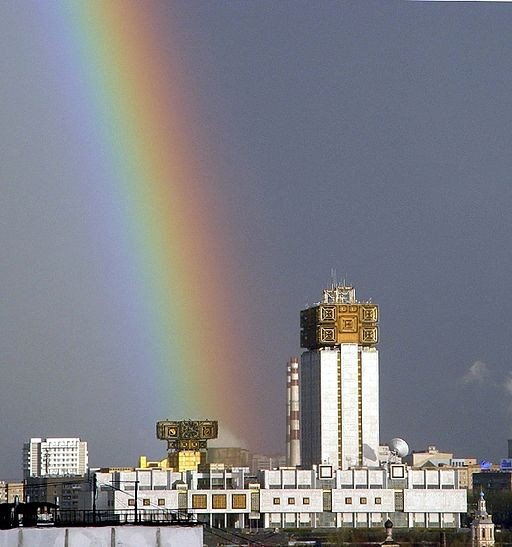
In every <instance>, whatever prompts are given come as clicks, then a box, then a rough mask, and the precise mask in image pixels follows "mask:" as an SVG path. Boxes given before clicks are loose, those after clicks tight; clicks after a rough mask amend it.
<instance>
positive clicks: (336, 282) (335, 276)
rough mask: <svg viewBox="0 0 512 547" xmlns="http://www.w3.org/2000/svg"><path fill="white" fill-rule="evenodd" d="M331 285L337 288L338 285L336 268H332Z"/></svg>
mask: <svg viewBox="0 0 512 547" xmlns="http://www.w3.org/2000/svg"><path fill="white" fill-rule="evenodd" d="M331 283H332V286H333V287H335V286H336V285H337V284H338V279H337V275H336V268H331Z"/></svg>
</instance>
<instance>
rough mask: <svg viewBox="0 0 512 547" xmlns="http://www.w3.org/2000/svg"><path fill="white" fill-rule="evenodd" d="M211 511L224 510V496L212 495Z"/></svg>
mask: <svg viewBox="0 0 512 547" xmlns="http://www.w3.org/2000/svg"><path fill="white" fill-rule="evenodd" d="M212 509H226V494H213V495H212Z"/></svg>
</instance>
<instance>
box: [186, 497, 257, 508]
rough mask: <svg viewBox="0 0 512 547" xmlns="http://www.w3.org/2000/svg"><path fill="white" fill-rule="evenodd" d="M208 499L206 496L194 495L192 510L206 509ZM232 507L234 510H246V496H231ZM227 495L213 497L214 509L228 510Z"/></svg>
mask: <svg viewBox="0 0 512 547" xmlns="http://www.w3.org/2000/svg"><path fill="white" fill-rule="evenodd" d="M207 502H208V497H207V496H206V494H192V509H206V507H207ZM231 507H232V508H233V509H246V508H247V498H246V496H245V494H231ZM226 508H227V494H213V495H212V509H226Z"/></svg>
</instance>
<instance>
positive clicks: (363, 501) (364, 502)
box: [359, 498, 367, 505]
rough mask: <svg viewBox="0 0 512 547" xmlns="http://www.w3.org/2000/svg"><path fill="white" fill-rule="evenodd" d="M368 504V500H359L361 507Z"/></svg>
mask: <svg viewBox="0 0 512 547" xmlns="http://www.w3.org/2000/svg"><path fill="white" fill-rule="evenodd" d="M366 502H367V500H366V498H360V499H359V503H360V504H361V505H366Z"/></svg>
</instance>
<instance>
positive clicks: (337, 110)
mask: <svg viewBox="0 0 512 547" xmlns="http://www.w3.org/2000/svg"><path fill="white" fill-rule="evenodd" d="M92 4H93V5H94V6H95V7H94V8H92V9H91V12H90V13H87V10H85V9H84V10H82V12H80V13H78V12H79V9H78V7H77V6H78V4H76V6H75V5H74V4H69V5H68V7H56V6H43V5H39V4H38V3H36V2H23V3H21V4H19V3H17V4H7V3H6V4H2V5H1V6H0V44H1V46H2V51H3V52H4V54H3V56H2V58H1V59H0V69H1V71H2V74H3V81H2V84H1V85H0V99H1V100H0V104H1V107H0V108H1V110H0V112H1V115H0V119H1V121H2V129H0V150H2V162H1V165H0V181H1V182H0V184H1V189H2V192H1V200H0V208H1V210H0V214H1V218H2V255H3V261H2V262H3V264H2V271H1V274H0V275H1V278H2V283H1V284H0V298H1V301H2V304H3V309H2V313H1V314H0V321H1V323H0V349H1V352H0V355H1V359H2V363H1V366H2V380H3V381H2V385H3V390H2V415H3V420H2V427H1V430H0V431H1V438H2V443H1V445H0V478H1V479H7V480H10V479H15V478H19V477H20V476H21V449H22V445H23V442H24V441H25V440H26V439H27V438H31V437H52V436H57V437H62V436H64V437H65V436H79V437H80V438H83V439H86V440H87V441H88V442H89V450H90V465H91V466H92V467H94V466H96V465H100V464H105V463H107V464H109V465H133V464H135V462H136V458H137V456H138V455H139V454H141V453H146V454H148V456H151V457H155V458H157V457H160V456H162V454H163V453H164V451H163V450H162V447H161V446H160V443H159V442H158V440H157V439H156V438H155V436H154V423H155V422H156V421H157V420H159V419H165V418H170V419H181V418H188V417H190V418H194V417H196V416H193V415H189V414H192V413H193V412H194V411H196V413H197V414H198V415H199V416H197V417H200V418H205V419H219V435H220V442H224V443H225V444H232V445H235V444H238V443H239V444H244V445H246V446H248V447H249V448H251V449H252V450H254V451H259V452H264V453H265V452H266V453H269V452H282V453H284V443H285V435H286V425H285V415H286V363H287V361H288V360H289V358H290V357H291V356H293V355H299V354H300V353H301V352H302V350H301V348H300V347H299V313H300V310H301V309H304V308H306V307H308V305H311V304H313V303H315V302H318V301H319V300H320V296H321V290H322V288H323V287H324V286H326V284H327V283H329V282H330V272H331V269H334V270H336V272H337V277H338V279H346V281H347V282H348V283H351V284H353V285H355V286H357V288H358V297H359V298H360V299H362V300H367V299H373V300H374V301H375V302H378V304H379V309H380V321H379V325H380V340H379V345H378V349H379V355H380V439H381V443H386V442H387V441H389V440H390V439H391V438H393V437H402V438H404V439H405V440H406V441H407V442H408V444H409V446H410V447H411V449H415V450H422V449H425V448H426V447H427V446H428V445H430V444H435V445H436V446H438V448H439V449H441V450H447V451H453V452H454V453H455V454H456V456H460V457H463V456H474V457H477V458H486V459H492V460H494V461H497V460H498V459H499V458H500V457H504V456H505V455H506V453H507V439H508V438H511V437H512V430H511V429H510V427H509V425H508V424H509V423H510V417H511V415H512V367H511V365H510V362H509V350H508V347H507V341H508V339H509V337H510V326H509V322H508V320H507V315H506V313H507V311H506V310H507V309H508V307H509V302H508V300H509V296H508V291H507V288H508V279H509V277H510V271H511V270H512V257H511V253H510V243H509V234H510V232H511V228H512V226H511V223H512V219H511V216H510V210H511V208H512V189H511V186H510V184H509V182H508V176H509V173H510V172H511V167H512V165H511V163H512V159H511V158H510V154H509V151H508V142H509V141H510V137H511V132H512V104H511V101H512V99H511V97H512V94H511V93H510V89H511V87H512V70H511V69H512V67H511V64H512V44H511V43H510V41H509V40H508V35H509V29H510V25H511V23H512V6H511V5H510V4H506V3H500V4H492V3H481V4H479V3H464V2H457V3H456V4H449V3H444V2H443V3H439V4H438V3H433V2H428V3H420V2H398V1H390V2H386V3H382V2H337V3H327V2H325V3H321V4H318V5H315V6H312V5H310V3H309V2H286V1H284V2H279V3H274V2H261V3H254V4H253V3H238V2H230V3H222V4H218V3H215V4H213V3H210V2H206V1H204V2H203V1H199V0H198V1H186V2H185V1H183V2H182V1H177V2H173V3H172V5H171V4H168V3H165V2H163V3H160V2H151V3H149V4H147V9H146V10H145V11H144V13H142V10H141V9H138V10H137V4H136V3H132V2H125V3H117V2H112V3H109V5H110V6H112V10H113V11H112V13H111V14H110V15H112V14H119V15H120V16H119V17H118V18H112V19H109V18H108V17H105V19H104V20H103V22H102V25H103V26H102V27H101V29H102V32H104V33H105V34H108V30H109V28H111V29H112V35H116V32H118V31H119V32H120V34H119V36H121V37H123V39H125V40H127V41H126V42H119V43H117V47H120V43H124V44H127V45H128V46H130V47H129V48H128V51H129V52H130V54H131V53H132V51H133V52H137V51H142V52H148V51H149V52H156V53H157V54H158V55H156V56H155V59H158V63H156V61H155V63H154V65H151V63H149V61H148V59H142V60H141V59H135V58H134V57H129V56H127V55H126V52H125V51H123V50H122V48H121V49H119V50H117V49H116V46H115V44H116V42H115V41H114V42H112V43H110V42H108V41H102V40H100V39H99V38H100V37H101V36H103V38H104V36H105V35H104V34H103V35H102V34H101V33H99V31H98V28H99V27H95V26H94V24H93V23H94V22H95V21H96V19H95V18H94V17H95V15H94V10H95V9H97V8H98V6H100V4H99V3H98V4H94V3H92ZM122 4H123V5H125V6H127V8H126V9H125V10H121V5H122ZM75 8H76V9H75ZM88 22H89V24H88ZM125 23H126V28H132V27H131V26H130V25H135V27H134V28H137V25H138V26H139V27H140V34H139V37H140V36H144V37H149V38H151V42H150V46H151V47H150V46H149V45H148V44H149V42H148V44H146V42H143V41H142V40H139V41H137V40H135V39H133V43H131V42H130V39H129V36H135V33H134V34H132V35H123V34H122V32H123V28H121V27H122V24H125ZM109 25H111V26H110V27H109ZM126 28H125V29H124V30H126ZM116 36H117V35H116ZM95 40H96V41H95ZM90 44H93V45H94V46H95V47H97V48H98V51H99V50H100V49H101V47H105V46H106V45H109V47H108V48H106V50H105V51H107V50H108V52H109V53H110V54H112V59H113V60H114V61H111V62H113V64H112V65H111V66H114V67H117V66H118V65H119V66H121V67H122V68H125V69H126V74H127V75H128V76H129V77H127V78H126V80H123V84H124V86H125V87H124V90H125V93H118V95H117V98H118V99H119V100H114V99H115V98H116V96H113V97H114V98H112V97H111V102H110V103H108V105H110V106H109V108H106V105H107V103H102V102H101V99H99V98H98V97H100V95H101V93H98V95H95V94H94V92H95V91H99V90H103V88H102V87H101V85H100V84H99V83H97V82H96V79H97V81H98V82H100V81H101V78H102V77H104V76H105V75H104V74H103V72H102V70H104V69H105V66H110V65H103V64H102V63H101V62H99V60H100V59H101V57H100V56H97V57H94V56H93V55H92V54H91V55H90V56H88V47H89V45H90ZM91 47H92V46H91ZM130 48H133V49H130ZM93 61H94V62H93ZM138 63H142V64H138ZM146 65H147V66H148V67H149V68H148V70H147V72H146V71H144V72H142V71H140V70H138V68H137V67H140V66H146ZM155 74H158V77H159V80H158V81H154V80H151V79H150V76H154V75H155ZM91 82H96V83H93V84H91ZM132 85H133V88H132V87H131V86H132ZM117 89H118V88H117V87H116V86H115V85H113V86H112V87H111V88H109V89H108V91H109V92H112V91H113V90H117ZM151 89H154V90H155V92H156V91H158V92H159V93H161V95H158V96H156V95H155V97H154V102H155V103H157V104H158V105H160V104H161V103H160V101H162V102H163V103H165V102H166V101H169V102H170V103H172V101H175V102H174V103H172V104H174V105H175V110H172V109H171V110H169V111H166V116H164V117H163V120H164V121H165V123H166V124H168V125H167V126H166V127H167V128H168V129H169V128H171V129H169V139H170V141H169V142H170V143H171V144H169V147H170V149H169V153H170V155H172V154H171V152H173V151H174V150H175V149H174V148H173V146H176V149H179V151H182V150H185V152H188V153H190V157H188V156H187V157H186V160H187V161H185V159H184V160H183V162H182V163H180V165H182V166H183V170H182V174H181V175H180V176H178V179H179V184H180V185H179V186H174V180H173V184H170V185H169V188H168V187H167V186H165V185H163V186H162V188H163V191H162V192H156V191H155V192H153V190H154V187H152V186H151V184H142V183H144V182H146V180H145V179H144V176H146V175H147V171H145V170H143V169H142V168H141V171H140V172H139V171H137V175H139V174H140V175H141V176H140V177H139V178H137V177H136V176H134V179H133V181H132V183H133V187H136V188H137V190H138V192H139V193H136V192H134V193H133V194H130V195H128V192H125V191H124V186H123V185H124V184H125V182H126V180H125V178H124V177H123V175H122V169H121V170H119V169H120V167H119V162H120V158H121V156H115V146H119V147H121V146H122V143H121V141H122V136H123V135H124V133H123V131H120V128H124V129H126V127H129V123H136V122H137V120H136V119H135V116H134V118H133V119H132V118H130V117H129V116H127V117H126V119H124V118H122V117H121V118H122V119H121V120H120V121H121V122H122V123H121V124H120V125H116V120H115V119H112V120H111V122H112V125H111V126H110V129H109V131H106V129H105V127H106V126H103V125H101V124H100V123H99V122H98V120H100V116H99V114H98V112H100V111H101V112H103V113H113V114H112V117H113V118H115V114H116V113H118V111H117V110H116V108H117V106H118V104H119V103H121V102H122V101H121V99H123V100H125V99H126V100H129V98H130V97H131V96H132V94H133V96H135V97H136V98H137V99H140V98H141V95H137V91H140V90H143V91H144V92H146V91H147V90H151ZM105 93H106V92H105ZM142 95H143V94H142ZM127 97H128V99H127ZM95 101H98V103H95ZM98 104H99V106H98ZM123 104H124V103H123ZM137 104H139V103H137ZM148 104H149V101H142V102H141V103H140V105H142V106H141V108H140V109H139V110H137V114H140V115H141V117H143V116H144V114H145V113H146V110H145V108H146V106H147V105H148ZM108 105H107V106H108ZM147 108H148V111H149V110H151V109H149V106H147ZM155 108H156V107H155ZM102 109H103V110H102ZM151 111H152V112H153V110H151ZM174 113H175V115H174V116H173V115H172V114H174ZM167 116H168V117H167ZM117 121H119V120H117ZM155 124H156V125H158V119H157V120H156V122H155ZM181 131H183V132H181ZM162 135H164V133H158V132H154V133H153V132H148V133H147V134H146V133H144V132H143V131H141V132H140V133H137V135H136V138H137V139H138V140H136V141H134V143H144V144H145V145H146V148H147V150H146V149H145V150H144V154H143V153H142V152H141V153H140V155H137V154H135V153H134V154H132V155H131V156H129V155H127V156H126V157H127V158H128V159H127V164H126V166H124V165H123V166H122V167H125V168H126V169H128V168H131V167H132V166H133V165H136V164H137V163H138V160H139V159H140V160H144V161H146V162H149V160H148V158H149V156H150V152H151V151H153V152H154V153H155V154H154V156H152V160H151V161H155V162H157V164H158V158H161V154H162V151H165V150H166V148H165V146H163V147H160V146H162V143H163V140H157V141H155V140H154V139H155V138H156V137H162ZM118 141H119V142H118ZM120 143H121V144H120ZM164 144H165V143H164ZM157 145H158V146H157ZM171 145H172V146H171ZM146 154H147V155H146ZM177 155H179V154H177ZM185 156H186V154H184V155H183V158H185ZM148 165H149V163H148ZM166 165H167V164H166ZM157 171H158V169H155V172H157ZM120 173H121V174H120ZM130 173H132V171H131V170H130ZM162 173H163V174H164V175H166V172H165V169H162V170H160V171H158V176H160V175H162ZM125 174H126V173H125ZM171 178H172V177H171ZM147 180H148V181H150V180H151V179H150V178H148V179H147ZM162 180H166V179H165V177H164V178H163V179H162ZM189 182H190V185H191V186H190V187H189V186H188V183H189ZM138 185H140V186H138ZM176 188H179V189H180V190H181V193H179V194H178V193H177V192H176V193H173V191H174V190H175V189H176ZM187 188H192V190H190V192H189V193H188V194H187ZM146 194H150V199H149V200H148V202H147V203H146V202H145V206H146V205H147V206H148V209H147V210H145V211H146V213H147V214H146V216H144V215H141V216H140V217H137V218H135V217H134V216H133V215H130V211H132V209H130V207H132V206H134V207H136V206H138V205H139V204H140V201H139V200H143V199H144V198H145V197H147V196H146ZM159 197H161V198H162V203H163V204H165V205H166V207H167V205H168V204H172V203H173V200H176V201H177V202H179V203H185V204H186V205H187V207H188V208H187V207H182V208H180V207H178V206H176V209H175V211H176V215H177V216H176V217H173V219H174V218H178V219H179V222H178V225H177V226H172V225H171V220H170V219H169V218H167V216H166V213H168V212H169V210H171V211H172V210H173V209H172V208H171V209H169V208H166V207H164V206H162V210H163V211H162V210H160V207H159V205H158V203H159V202H158V198H159ZM181 200H184V201H181ZM194 204H195V205H196V206H197V211H196V213H197V214H196V215H195V216H196V217H197V218H195V217H194V215H193V214H192V213H193V212H194V207H193V206H194ZM183 212H186V213H187V214H186V215H185V214H183V215H182V216H180V215H181V214H182V213H183ZM203 213H204V214H203ZM160 215H161V216H160ZM155 219H156V220H155ZM159 219H167V220H169V226H165V224H164V222H159ZM152 222H153V224H152ZM178 228H179V229H183V233H182V232H179V234H178V231H179V230H178ZM185 228H186V229H185ZM154 230H158V234H159V238H158V239H157V238H156V237H153V236H154V234H155V233H157V232H156V231H154ZM166 234H167V236H168V239H166ZM191 234H192V235H191ZM165 242H168V243H169V245H170V246H171V247H172V249H173V252H171V251H170V250H169V251H168V252H167V251H165V252H164V250H165V249H166V247H165V244H164V243H165ZM152 243H154V245H155V248H154V249H153V248H148V247H151V245H150V244H152ZM192 243H194V247H193V248H192ZM196 243H197V245H196ZM204 249H206V251H204ZM148 257H150V258H152V259H154V262H151V264H149V262H150V261H148V260H147V259H148ZM163 258H165V260H163ZM160 259H161V260H160ZM201 259H203V260H201ZM175 262H176V263H177V264H178V265H177V266H176V268H177V271H178V273H177V274H176V272H172V273H173V276H174V277H173V276H171V275H170V278H169V279H167V278H166V277H165V275H163V273H162V272H165V271H166V270H169V271H170V272H171V270H172V269H173V267H174V266H175ZM174 274H176V275H174ZM178 274H186V275H182V276H181V277H180V275H178ZM202 283H204V284H202ZM166 287H167V288H169V289H170V290H169V291H168V292H166V291H164V290H163V288H166ZM180 288H181V290H179V289H180ZM196 291H197V292H196ZM203 291H204V292H203ZM188 304H190V309H188V308H187V305H188ZM201 306H203V308H201ZM186 313H188V315H186V317H185V316H184V314H186ZM180 317H185V319H184V320H183V321H180ZM170 326H171V327H172V329H171V328H170ZM166 329H168V330H166ZM173 329H174V330H173ZM167 332H171V333H172V335H171V337H170V338H169V340H171V341H169V340H168V339H167V336H166V333H167ZM175 340H177V342H176V343H175V342H174V341H175ZM194 340H195V341H196V342H195V343H191V342H194ZM214 342H215V343H214ZM191 346H192V349H190V348H191ZM162 363H167V364H168V368H164V367H163V366H162ZM177 386H181V387H180V389H179V390H178V388H177ZM224 388H225V389H224ZM173 390H174V391H173ZM262 394H264V396H263V395H262ZM262 401H264V404H262ZM181 409H184V410H183V411H182V412H180V410H181ZM213 412H216V413H217V412H218V413H219V415H210V413H213ZM206 413H208V414H207V415H205V414H206ZM176 414H178V415H176ZM224 424H225V425H224ZM226 431H227V435H226ZM475 431H478V432H479V435H475ZM223 435H224V438H223Z"/></svg>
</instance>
